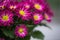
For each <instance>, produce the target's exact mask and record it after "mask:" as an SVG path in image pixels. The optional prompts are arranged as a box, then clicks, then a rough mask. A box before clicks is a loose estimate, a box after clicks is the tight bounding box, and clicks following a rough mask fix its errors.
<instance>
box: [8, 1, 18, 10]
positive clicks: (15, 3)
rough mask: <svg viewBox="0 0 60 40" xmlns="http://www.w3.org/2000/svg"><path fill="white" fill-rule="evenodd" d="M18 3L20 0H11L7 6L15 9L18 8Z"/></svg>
mask: <svg viewBox="0 0 60 40" xmlns="http://www.w3.org/2000/svg"><path fill="white" fill-rule="evenodd" d="M17 4H18V2H13V1H10V2H9V3H8V4H7V8H8V9H10V10H15V9H16V8H17Z"/></svg>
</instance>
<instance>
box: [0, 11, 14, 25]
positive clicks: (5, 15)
mask: <svg viewBox="0 0 60 40" xmlns="http://www.w3.org/2000/svg"><path fill="white" fill-rule="evenodd" d="M12 23H13V14H12V13H11V12H10V11H2V12H0V26H10V24H12Z"/></svg>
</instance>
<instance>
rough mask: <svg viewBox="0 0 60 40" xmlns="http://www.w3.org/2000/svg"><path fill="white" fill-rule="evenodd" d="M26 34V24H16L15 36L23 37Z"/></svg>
mask: <svg viewBox="0 0 60 40" xmlns="http://www.w3.org/2000/svg"><path fill="white" fill-rule="evenodd" d="M27 34H28V30H27V27H26V25H24V24H21V25H18V26H16V28H15V35H16V36H17V37H20V38H24V37H25V36H27Z"/></svg>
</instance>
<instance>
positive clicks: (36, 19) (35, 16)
mask: <svg viewBox="0 0 60 40" xmlns="http://www.w3.org/2000/svg"><path fill="white" fill-rule="evenodd" d="M33 19H34V24H38V23H40V22H41V21H42V20H43V16H42V14H38V13H36V14H33Z"/></svg>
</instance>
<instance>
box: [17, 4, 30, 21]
mask: <svg viewBox="0 0 60 40" xmlns="http://www.w3.org/2000/svg"><path fill="white" fill-rule="evenodd" d="M22 5H23V4H20V5H19V6H18V7H17V9H16V14H17V16H18V17H19V18H21V19H22V20H29V19H30V16H31V13H30V12H29V10H28V9H26V8H25V7H24V6H22Z"/></svg>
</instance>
